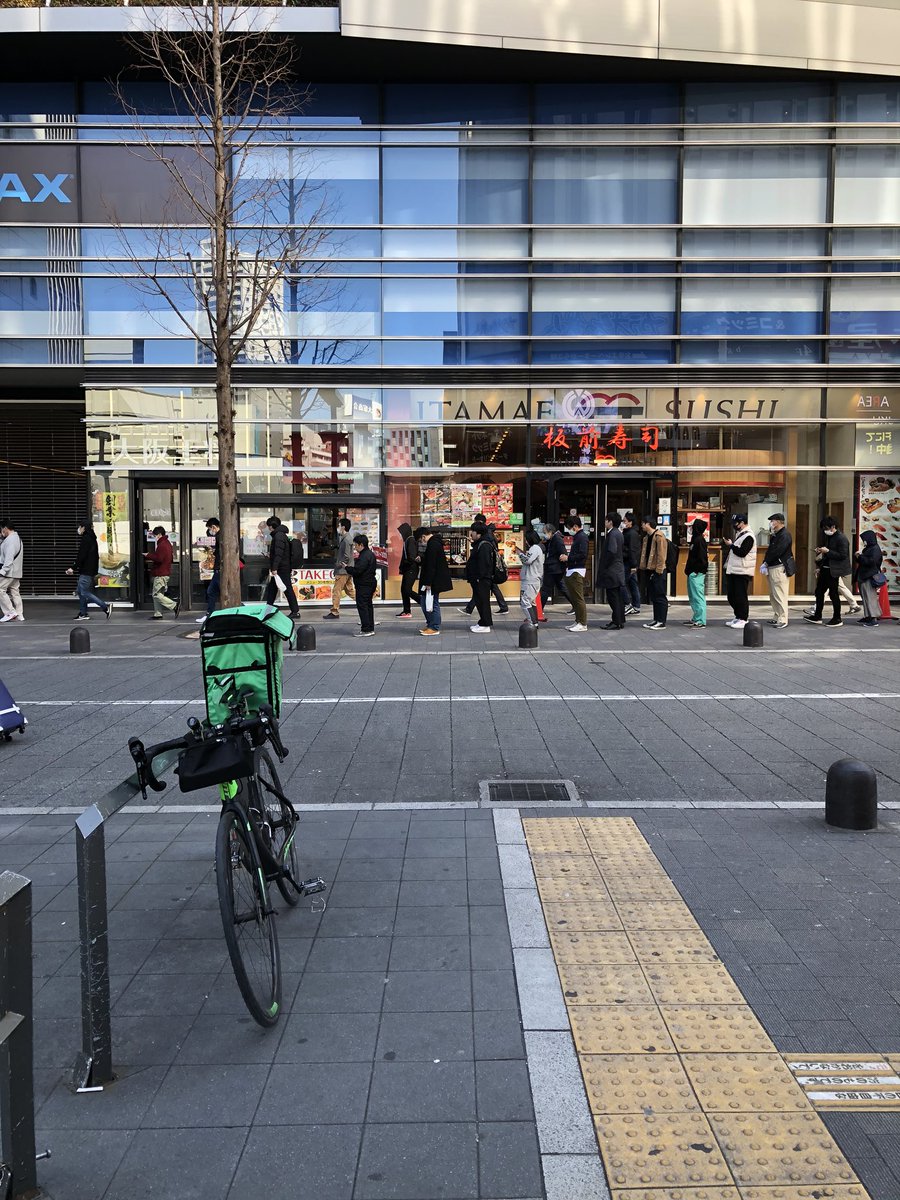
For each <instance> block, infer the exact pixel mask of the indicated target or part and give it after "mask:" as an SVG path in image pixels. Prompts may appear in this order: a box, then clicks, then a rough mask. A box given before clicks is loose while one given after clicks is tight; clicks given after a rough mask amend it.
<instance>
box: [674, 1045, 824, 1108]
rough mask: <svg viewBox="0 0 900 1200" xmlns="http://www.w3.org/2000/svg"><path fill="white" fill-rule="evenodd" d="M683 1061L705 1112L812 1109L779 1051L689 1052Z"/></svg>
mask: <svg viewBox="0 0 900 1200" xmlns="http://www.w3.org/2000/svg"><path fill="white" fill-rule="evenodd" d="M682 1062H683V1063H684V1068H685V1070H686V1072H687V1074H688V1077H689V1079H690V1081H691V1084H692V1085H693V1088H694V1091H695V1092H696V1093H697V1095H698V1097H699V1098H700V1100H701V1102H702V1104H703V1109H704V1111H705V1112H709V1113H712V1112H723V1113H727V1112H734V1113H743V1112H769V1113H771V1112H809V1108H810V1105H809V1101H808V1100H807V1098H806V1096H805V1095H804V1093H803V1088H802V1087H800V1085H799V1084H798V1083H797V1081H796V1080H795V1079H794V1077H793V1075H792V1074H791V1073H790V1071H789V1070H788V1068H787V1067H786V1066H785V1064H784V1061H783V1059H782V1058H781V1056H780V1055H779V1054H685V1055H684V1056H683V1058H682Z"/></svg>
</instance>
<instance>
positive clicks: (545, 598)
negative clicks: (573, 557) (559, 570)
mask: <svg viewBox="0 0 900 1200" xmlns="http://www.w3.org/2000/svg"><path fill="white" fill-rule="evenodd" d="M557 588H558V589H559V590H560V591H561V592H562V596H563V599H564V600H565V601H566V603H567V604H571V603H572V597H571V596H570V595H569V589H568V588H567V587H566V577H565V575H549V574H548V573H547V572H546V571H545V572H544V581H543V583H542V584H541V604H549V603H550V602H551V601H552V600H553V595H554V592H555V591H556V590H557Z"/></svg>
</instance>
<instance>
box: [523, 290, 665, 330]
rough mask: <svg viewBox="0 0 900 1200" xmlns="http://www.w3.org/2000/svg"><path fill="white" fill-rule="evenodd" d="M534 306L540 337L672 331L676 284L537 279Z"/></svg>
mask: <svg viewBox="0 0 900 1200" xmlns="http://www.w3.org/2000/svg"><path fill="white" fill-rule="evenodd" d="M532 309H533V316H532V330H533V332H534V334H535V336H536V337H539V336H547V337H554V336H566V335H588V336H590V335H593V336H603V335H607V336H608V335H618V336H621V335H623V334H627V335H632V336H636V335H642V336H649V335H653V334H667V333H673V332H674V330H675V284H674V283H670V282H668V281H666V280H663V279H653V280H640V281H638V280H630V279H629V280H577V279H536V280H535V281H534V293H533V297H532Z"/></svg>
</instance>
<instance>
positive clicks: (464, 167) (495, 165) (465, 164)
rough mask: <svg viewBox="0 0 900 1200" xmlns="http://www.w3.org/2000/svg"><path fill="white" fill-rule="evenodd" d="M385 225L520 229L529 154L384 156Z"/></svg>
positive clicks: (433, 150) (472, 151)
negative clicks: (509, 227) (482, 226)
mask: <svg viewBox="0 0 900 1200" xmlns="http://www.w3.org/2000/svg"><path fill="white" fill-rule="evenodd" d="M383 155H384V157H383V171H384V184H383V190H384V223H385V224H386V225H469V224H471V225H521V224H523V223H524V222H525V221H527V219H528V151H527V150H519V149H503V148H500V147H492V148H490V149H488V148H487V147H471V148H462V149H451V148H450V147H441V148H437V147H426V148H424V149H423V148H419V149H403V148H400V147H392V148H390V149H386V150H384V152H383Z"/></svg>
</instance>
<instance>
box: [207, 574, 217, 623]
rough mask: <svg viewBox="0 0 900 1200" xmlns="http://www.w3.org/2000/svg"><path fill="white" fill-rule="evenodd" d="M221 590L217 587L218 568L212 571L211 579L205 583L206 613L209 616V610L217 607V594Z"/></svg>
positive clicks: (213, 610) (211, 610)
mask: <svg viewBox="0 0 900 1200" xmlns="http://www.w3.org/2000/svg"><path fill="white" fill-rule="evenodd" d="M220 595H221V590H220V588H219V572H218V569H217V570H215V571H213V573H212V579H210V581H209V583H208V584H207V585H206V614H207V616H209V614H210V613H211V612H215V610H216V609H217V608H218V607H219V596H220Z"/></svg>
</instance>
